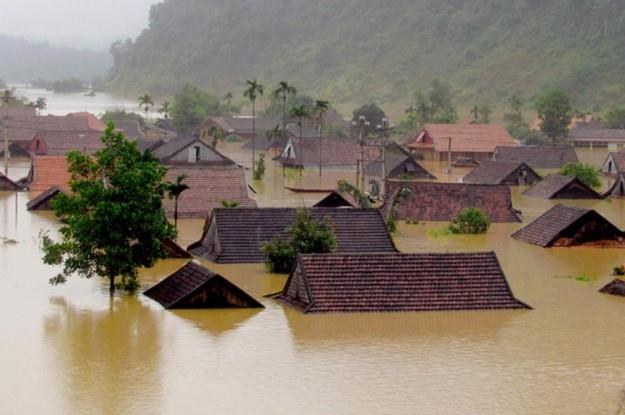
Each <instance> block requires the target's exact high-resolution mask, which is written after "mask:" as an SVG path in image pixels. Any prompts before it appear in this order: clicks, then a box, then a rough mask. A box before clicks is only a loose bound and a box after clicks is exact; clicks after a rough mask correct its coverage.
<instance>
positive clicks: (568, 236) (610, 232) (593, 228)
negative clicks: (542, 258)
mask: <svg viewBox="0 0 625 415" xmlns="http://www.w3.org/2000/svg"><path fill="white" fill-rule="evenodd" d="M512 237H513V238H514V239H518V240H520V241H523V242H527V243H530V244H533V245H538V246H541V247H543V248H549V247H569V246H580V245H581V246H600V247H625V234H624V233H623V232H622V231H621V230H620V229H618V228H617V227H616V226H614V225H613V224H612V223H611V222H610V221H608V220H607V219H606V218H604V217H603V216H601V215H600V214H599V213H597V212H596V211H594V210H590V209H581V208H576V207H569V206H564V205H557V206H554V207H553V208H551V209H550V210H548V211H547V212H545V213H544V214H543V215H542V216H540V217H539V218H537V219H536V220H534V221H533V222H532V223H530V224H529V225H527V226H525V227H524V228H521V229H520V230H518V231H516V232H515V233H513V234H512Z"/></svg>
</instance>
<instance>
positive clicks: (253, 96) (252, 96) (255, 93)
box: [243, 79, 265, 172]
mask: <svg viewBox="0 0 625 415" xmlns="http://www.w3.org/2000/svg"><path fill="white" fill-rule="evenodd" d="M264 89H265V88H264V87H263V85H262V84H261V83H260V82H258V81H257V80H256V79H254V80H249V79H248V80H247V81H246V82H245V91H243V96H244V97H245V98H247V99H249V100H250V102H251V103H252V172H254V171H256V100H257V99H258V97H261V96H262V95H263V93H264Z"/></svg>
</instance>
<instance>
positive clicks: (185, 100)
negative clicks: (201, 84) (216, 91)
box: [171, 84, 223, 134]
mask: <svg viewBox="0 0 625 415" xmlns="http://www.w3.org/2000/svg"><path fill="white" fill-rule="evenodd" d="M219 115H223V111H222V107H221V104H220V102H219V98H217V97H216V96H215V95H213V94H211V93H208V92H206V91H203V90H201V89H200V88H198V87H197V86H194V85H191V84H187V85H185V86H184V87H183V88H182V90H181V91H180V92H178V93H177V94H176V95H175V96H174V103H173V104H172V108H171V116H172V119H173V122H174V126H175V127H176V129H177V130H178V131H180V132H182V133H186V134H188V133H190V132H191V131H192V130H193V129H194V128H196V127H197V126H198V125H200V123H201V122H202V121H204V120H205V119H206V118H208V117H213V116H219Z"/></svg>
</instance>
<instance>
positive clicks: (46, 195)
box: [26, 186, 63, 210]
mask: <svg viewBox="0 0 625 415" xmlns="http://www.w3.org/2000/svg"><path fill="white" fill-rule="evenodd" d="M60 193H63V191H62V190H61V189H60V188H59V187H58V186H53V187H51V188H49V189H48V190H46V191H45V192H43V193H40V194H39V195H37V196H36V197H35V198H33V199H31V200H30V201H28V203H27V204H26V210H51V209H52V207H51V205H50V202H52V199H54V198H55V197H56V196H57V195H58V194H60Z"/></svg>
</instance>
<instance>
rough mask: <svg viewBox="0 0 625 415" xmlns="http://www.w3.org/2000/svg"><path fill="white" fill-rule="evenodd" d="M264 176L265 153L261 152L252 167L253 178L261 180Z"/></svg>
mask: <svg viewBox="0 0 625 415" xmlns="http://www.w3.org/2000/svg"><path fill="white" fill-rule="evenodd" d="M263 177H265V155H264V154H261V155H260V157H259V158H258V162H257V163H256V169H254V180H263Z"/></svg>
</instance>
